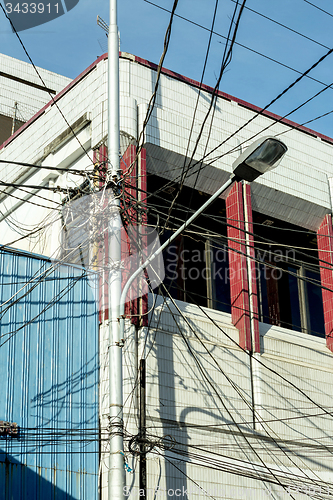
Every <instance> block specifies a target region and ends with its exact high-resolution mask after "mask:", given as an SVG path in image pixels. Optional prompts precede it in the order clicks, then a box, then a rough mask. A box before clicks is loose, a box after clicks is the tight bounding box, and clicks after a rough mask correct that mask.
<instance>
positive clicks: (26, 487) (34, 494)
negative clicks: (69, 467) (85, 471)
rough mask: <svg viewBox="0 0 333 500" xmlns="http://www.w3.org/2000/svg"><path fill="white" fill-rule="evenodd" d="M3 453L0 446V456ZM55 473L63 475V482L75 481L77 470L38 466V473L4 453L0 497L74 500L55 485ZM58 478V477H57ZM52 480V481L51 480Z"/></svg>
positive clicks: (0, 465)
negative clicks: (70, 470) (60, 469)
mask: <svg viewBox="0 0 333 500" xmlns="http://www.w3.org/2000/svg"><path fill="white" fill-rule="evenodd" d="M3 456H5V453H4V452H3V450H2V449H1V448H0V457H3ZM55 474H57V475H60V476H63V478H62V479H63V484H64V487H66V482H68V481H76V480H77V478H76V477H75V476H76V475H79V473H78V472H76V473H74V472H67V471H58V470H57V471H55V470H54V469H53V470H51V469H44V468H39V470H38V474H36V473H35V472H34V471H33V470H32V469H30V468H29V467H27V466H26V465H24V464H22V463H20V462H18V461H17V460H15V458H14V457H12V456H11V455H6V459H5V461H4V462H2V461H1V458H0V485H1V493H0V498H1V499H3V500H28V499H37V498H40V499H47V500H55V499H57V500H75V499H74V497H73V496H72V495H70V494H69V493H66V491H64V490H62V489H61V488H59V487H57V486H55V484H54V477H53V476H55ZM51 475H52V477H50V476H51ZM59 479H60V478H59ZM52 481H53V482H52Z"/></svg>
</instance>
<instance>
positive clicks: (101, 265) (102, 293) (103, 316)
mask: <svg viewBox="0 0 333 500" xmlns="http://www.w3.org/2000/svg"><path fill="white" fill-rule="evenodd" d="M107 154H108V152H107V147H106V146H104V145H101V146H100V147H99V148H98V149H96V150H94V154H93V162H94V168H95V172H96V175H97V180H96V185H97V186H98V188H99V189H101V188H102V187H103V185H104V181H105V174H106V170H107ZM107 203H108V201H107V194H106V199H105V202H104V206H107ZM105 229H106V228H105V224H104V222H102V227H99V228H97V229H96V230H97V241H96V242H95V245H97V247H96V262H94V264H93V267H94V268H95V269H96V270H97V272H98V273H99V321H100V323H101V322H102V321H106V320H107V319H109V307H108V302H109V301H108V269H107V262H108V255H109V241H108V234H107V231H106V230H105Z"/></svg>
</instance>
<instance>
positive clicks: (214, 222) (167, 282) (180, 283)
mask: <svg viewBox="0 0 333 500" xmlns="http://www.w3.org/2000/svg"><path fill="white" fill-rule="evenodd" d="M165 184H168V183H167V181H166V180H164V179H162V178H159V177H156V176H153V175H151V176H149V177H148V193H152V192H153V193H155V194H154V196H150V197H149V198H148V203H149V207H150V208H149V224H151V225H153V226H156V225H158V228H159V231H160V232H161V230H162V228H164V225H165V223H166V221H167V226H166V228H164V230H163V231H162V232H161V234H160V240H161V243H163V242H164V241H166V240H167V239H168V238H169V237H170V236H171V234H173V232H174V231H175V230H176V229H177V228H178V227H179V226H180V225H181V224H182V223H183V221H184V220H185V219H186V218H188V217H189V216H190V215H191V214H192V211H193V210H196V209H197V208H199V207H200V206H202V205H203V203H204V202H205V201H206V199H207V198H208V195H206V194H204V193H201V192H199V191H196V190H194V189H191V188H188V187H186V186H184V187H183V189H182V192H181V194H180V196H179V197H178V198H177V201H176V203H175V204H174V207H173V209H172V211H171V216H170V217H169V218H168V214H169V209H170V206H171V204H172V200H173V198H174V196H175V193H176V190H175V189H174V190H172V189H169V188H167V187H166V188H164V186H165ZM177 189H178V187H177ZM190 209H191V210H190ZM226 236H227V229H226V224H225V202H224V200H222V199H218V200H216V201H215V202H214V204H212V205H211V206H210V207H209V208H208V209H207V211H206V212H205V213H204V214H203V215H201V216H200V217H199V218H198V219H197V220H196V221H195V223H194V224H192V225H191V226H190V227H189V228H188V230H186V231H185V232H184V234H183V235H181V236H179V237H178V238H177V239H176V240H175V241H173V242H172V243H171V244H170V246H168V247H167V248H166V249H165V251H164V252H163V258H164V267H165V279H164V282H163V285H164V286H165V287H166V289H167V290H168V292H169V294H170V295H171V297H173V298H174V299H178V300H182V301H185V302H188V303H195V304H198V305H200V306H203V307H210V308H213V309H217V310H219V311H224V312H228V313H230V312H231V302H230V283H229V273H228V250H227V246H226ZM160 292H161V293H162V294H165V290H163V286H162V287H161V289H160Z"/></svg>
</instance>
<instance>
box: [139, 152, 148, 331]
mask: <svg viewBox="0 0 333 500" xmlns="http://www.w3.org/2000/svg"><path fill="white" fill-rule="evenodd" d="M138 187H139V189H138V199H139V201H140V203H141V208H142V211H141V215H140V220H139V222H140V224H141V225H142V227H143V235H144V236H143V241H142V247H143V248H146V247H147V244H148V241H147V236H146V234H147V233H146V232H145V229H146V228H147V224H148V216H147V162H146V149H145V148H142V149H141V152H140V158H139V176H138ZM147 313H148V294H147V293H146V294H145V295H143V296H142V297H141V317H142V326H148V314H147Z"/></svg>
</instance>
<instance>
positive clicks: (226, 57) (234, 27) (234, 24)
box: [165, 0, 246, 225]
mask: <svg viewBox="0 0 333 500" xmlns="http://www.w3.org/2000/svg"><path fill="white" fill-rule="evenodd" d="M245 2H246V0H243V2H242V4H241V7H240V10H239V12H238V16H237V19H236V21H235V17H236V13H237V10H238V5H239V0H237V2H236V6H235V8H234V12H233V16H232V19H231V22H230V27H229V32H228V37H227V44H226V46H225V50H224V53H223V57H222V62H221V68H220V74H219V77H218V79H217V82H216V85H215V87H214V89H213V92H212V95H211V100H210V103H209V107H208V110H207V112H206V115H205V117H204V119H203V121H202V123H201V127H200V130H199V133H198V135H197V138H196V141H195V145H194V148H193V150H192V154H191V158H190V159H189V162H188V164H187V165H186V156H187V152H188V147H189V144H190V138H189V140H188V147H187V151H186V156H185V159H184V164H183V168H182V173H181V175H180V186H179V188H178V191H177V193H176V195H175V196H174V199H173V201H172V203H171V205H170V208H169V213H168V218H167V220H166V222H165V225H166V224H167V223H168V220H169V217H170V215H171V212H172V209H173V206H174V203H175V202H176V200H177V198H178V196H179V195H180V193H181V191H182V188H183V185H184V182H185V179H186V177H187V173H188V171H189V169H190V166H191V163H192V160H193V158H194V155H195V153H196V151H197V148H198V146H199V142H200V139H201V136H202V134H203V131H204V128H205V125H206V121H207V120H208V117H209V115H210V112H211V110H212V108H213V109H214V111H215V103H216V93H217V90H218V88H219V85H220V82H221V79H222V76H223V74H224V71H225V69H226V68H227V66H228V65H229V64H230V62H231V59H232V50H233V46H234V43H235V41H236V36H237V32H238V28H239V24H240V20H241V17H242V13H243V10H244V7H245ZM230 39H231V41H230V46H229V47H228V42H229V40H230ZM197 103H198V100H197ZM214 111H213V115H212V120H213V116H214ZM193 120H194V117H193ZM208 140H209V136H208V139H207V144H208ZM207 144H206V148H207ZM205 151H206V149H205ZM199 173H200V170H199ZM199 173H198V175H199Z"/></svg>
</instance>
